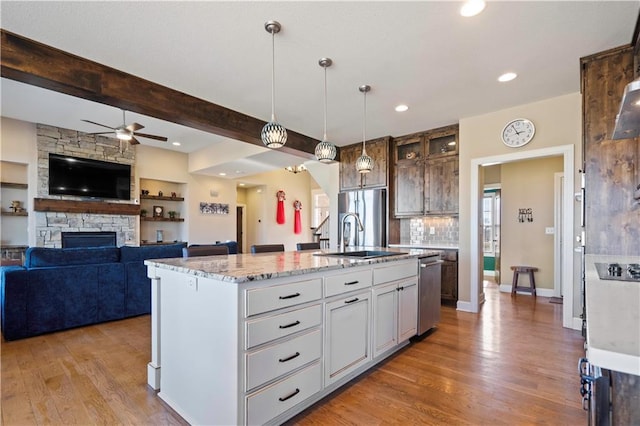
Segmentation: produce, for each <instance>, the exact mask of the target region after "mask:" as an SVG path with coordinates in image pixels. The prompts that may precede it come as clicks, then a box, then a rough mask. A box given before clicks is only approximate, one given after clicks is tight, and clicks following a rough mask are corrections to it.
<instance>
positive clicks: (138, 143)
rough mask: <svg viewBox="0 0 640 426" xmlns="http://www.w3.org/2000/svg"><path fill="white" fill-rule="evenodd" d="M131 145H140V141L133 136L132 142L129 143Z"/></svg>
mask: <svg viewBox="0 0 640 426" xmlns="http://www.w3.org/2000/svg"><path fill="white" fill-rule="evenodd" d="M129 143H130V144H131V145H140V141H139V140H138V139H136V138H135V137H134V136H131V140H130V141H129Z"/></svg>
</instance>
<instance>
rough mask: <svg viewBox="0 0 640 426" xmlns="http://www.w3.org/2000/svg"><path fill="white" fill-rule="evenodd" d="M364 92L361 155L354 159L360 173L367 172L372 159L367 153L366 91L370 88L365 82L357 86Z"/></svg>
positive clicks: (370, 167) (370, 166) (371, 165)
mask: <svg viewBox="0 0 640 426" xmlns="http://www.w3.org/2000/svg"><path fill="white" fill-rule="evenodd" d="M358 90H360V91H361V92H362V93H364V113H363V115H362V155H361V156H360V157H358V159H357V160H356V169H357V170H358V172H360V173H369V172H370V171H371V169H373V159H372V158H371V157H369V156H368V155H367V147H366V140H367V134H366V129H367V92H369V91H370V90H371V86H369V85H367V84H365V85H362V86H360V87H359V88H358Z"/></svg>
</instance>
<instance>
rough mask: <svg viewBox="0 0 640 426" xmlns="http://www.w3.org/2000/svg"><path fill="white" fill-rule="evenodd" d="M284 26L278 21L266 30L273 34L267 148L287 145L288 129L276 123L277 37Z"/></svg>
mask: <svg viewBox="0 0 640 426" xmlns="http://www.w3.org/2000/svg"><path fill="white" fill-rule="evenodd" d="M281 28H282V26H281V25H280V23H279V22H277V21H267V22H265V24H264V29H265V30H267V32H268V33H270V34H271V121H270V122H268V123H267V124H265V125H264V127H263V128H262V133H261V134H260V136H261V137H262V143H264V144H265V145H266V147H267V148H280V147H281V146H283V145H284V144H285V143H287V129H285V128H284V126H282V125H281V124H279V123H278V122H277V121H276V112H275V111H276V107H275V104H276V102H275V98H276V94H275V85H276V66H275V63H276V54H275V35H276V33H279V32H280V29H281Z"/></svg>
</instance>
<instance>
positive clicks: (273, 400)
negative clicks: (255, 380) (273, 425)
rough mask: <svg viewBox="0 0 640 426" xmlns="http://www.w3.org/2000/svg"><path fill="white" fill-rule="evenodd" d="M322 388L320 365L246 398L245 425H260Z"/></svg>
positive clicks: (317, 364)
mask: <svg viewBox="0 0 640 426" xmlns="http://www.w3.org/2000/svg"><path fill="white" fill-rule="evenodd" d="M321 388H322V374H321V369H320V363H319V362H317V363H315V364H313V365H311V366H309V367H307V368H305V369H304V370H302V371H300V372H298V373H296V374H294V375H293V376H291V377H289V378H287V379H285V380H282V381H280V382H277V383H274V384H273V385H271V386H268V387H266V388H265V389H262V390H260V391H259V392H256V393H254V394H253V395H250V396H248V397H247V418H246V423H247V424H250V425H261V424H264V423H266V422H268V421H269V420H271V419H273V418H274V417H276V416H278V415H279V414H282V413H284V412H285V411H287V410H288V409H289V408H291V407H293V406H294V405H296V404H299V403H301V402H302V401H304V400H305V399H307V398H309V397H310V396H312V395H313V394H315V393H316V392H319V391H320V389H321Z"/></svg>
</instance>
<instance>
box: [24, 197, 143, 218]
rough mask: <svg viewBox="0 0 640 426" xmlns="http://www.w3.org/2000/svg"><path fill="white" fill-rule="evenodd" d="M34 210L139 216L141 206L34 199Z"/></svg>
mask: <svg viewBox="0 0 640 426" xmlns="http://www.w3.org/2000/svg"><path fill="white" fill-rule="evenodd" d="M33 210H35V211H37V212H58V213H88V214H113V215H123V216H138V215H139V214H140V205H139V204H128V203H111V202H105V201H81V200H58V199H53V198H34V199H33Z"/></svg>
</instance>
